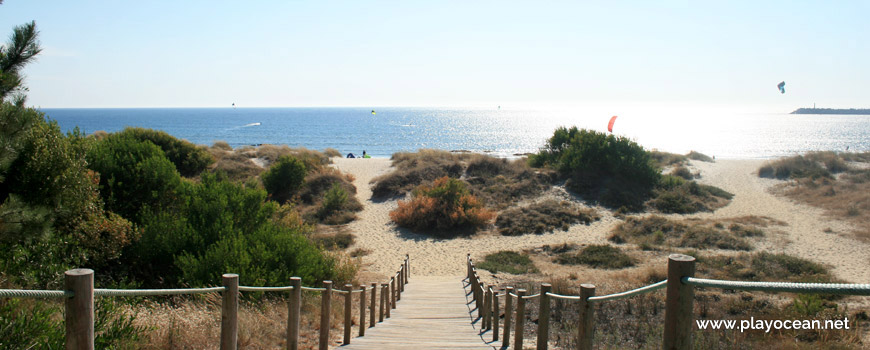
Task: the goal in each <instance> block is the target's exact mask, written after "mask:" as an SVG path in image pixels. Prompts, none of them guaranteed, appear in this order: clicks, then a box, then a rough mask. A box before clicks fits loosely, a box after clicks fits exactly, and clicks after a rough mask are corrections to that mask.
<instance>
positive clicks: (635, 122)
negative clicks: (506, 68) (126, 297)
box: [41, 107, 870, 159]
mask: <svg viewBox="0 0 870 350" xmlns="http://www.w3.org/2000/svg"><path fill="white" fill-rule="evenodd" d="M41 111H42V112H44V113H45V114H46V117H47V118H48V119H51V120H55V121H57V123H58V125H59V126H60V127H61V128H62V129H63V130H64V131H71V130H73V129H74V128H79V129H80V130H81V131H83V132H85V133H87V134H91V133H93V132H95V131H99V130H102V131H106V132H115V131H119V130H122V129H124V128H125V127H143V128H150V129H156V130H163V131H166V132H167V133H169V134H171V135H173V136H175V137H178V138H182V139H186V140H188V141H190V142H193V143H195V144H202V145H211V144H213V143H214V142H215V141H225V142H227V143H229V144H230V145H231V146H233V147H236V148H237V147H242V146H250V145H253V146H256V145H262V144H275V145H289V146H292V147H306V148H309V149H315V150H323V149H326V148H334V149H337V150H339V151H340V152H341V153H342V154H347V153H354V154H357V155H358V154H361V153H362V152H363V150H365V151H366V153H367V154H369V155H371V156H373V157H390V156H391V155H392V154H393V153H396V152H407V151H416V150H418V149H424V148H430V149H440V150H447V151H471V152H480V153H487V154H491V155H494V156H498V157H507V158H511V157H517V156H520V155H522V154H526V153H533V152H536V151H538V150H539V149H540V148H541V147H543V146H544V144H545V142H546V140H547V138H549V137H550V136H552V134H553V131H554V130H555V129H556V128H557V127H560V126H569V127H570V126H577V127H579V128H587V129H592V130H597V131H601V132H608V131H607V124H608V121H609V120H610V119H611V117H612V116H613V115H610V114H606V113H591V112H589V113H583V112H578V111H571V110H510V109H500V108H477V109H469V108H465V109H462V108H400V107H382V108H374V109H372V108H368V107H367V108H350V107H324V108H321V107H316V108H315V107H310V108H99V109H87V108H75V109H71V108H43V109H41ZM612 132H613V133H614V134H615V135H619V136H625V137H628V138H630V139H632V140H634V141H635V142H637V143H639V144H640V145H642V146H643V147H644V148H646V149H648V150H659V151H666V152H673V153H680V154H685V153H688V152H689V151H697V152H701V153H704V154H707V155H710V156H715V157H717V158H724V159H759V158H776V157H782V156H790V155H795V154H800V153H805V152H808V151H851V152H863V151H870V116H868V115H792V114H788V113H785V112H784V113H752V112H740V113H736V112H735V113H727V112H713V111H697V112H693V111H683V112H681V113H668V112H656V113H652V112H651V113H644V112H643V111H639V112H632V113H627V114H621V115H617V119H616V121H615V122H614V125H613V131H612Z"/></svg>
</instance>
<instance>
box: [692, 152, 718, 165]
mask: <svg viewBox="0 0 870 350" xmlns="http://www.w3.org/2000/svg"><path fill="white" fill-rule="evenodd" d="M686 157H687V158H689V159H691V160H697V161H701V162H708V163H713V162H715V161H716V160H714V159H713V158H711V157H710V156H708V155H706V154H703V153H701V152H695V151H690V152H689V153H688V154H686Z"/></svg>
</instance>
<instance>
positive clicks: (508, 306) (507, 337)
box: [501, 287, 514, 348]
mask: <svg viewBox="0 0 870 350" xmlns="http://www.w3.org/2000/svg"><path fill="white" fill-rule="evenodd" d="M513 291H514V287H506V288H505V291H504V337H503V340H502V345H501V346H502V347H503V348H507V347H508V346H510V345H511V317H512V316H513V311H514V310H513V299H511V293H513Z"/></svg>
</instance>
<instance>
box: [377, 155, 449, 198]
mask: <svg viewBox="0 0 870 350" xmlns="http://www.w3.org/2000/svg"><path fill="white" fill-rule="evenodd" d="M397 154H398V153H397ZM393 157H394V158H395V157H396V155H393ZM393 163H394V164H396V161H395V160H394V161H393ZM400 164H402V163H400ZM410 164H412V165H406V166H400V167H397V169H396V170H395V171H393V172H391V173H389V174H386V175H384V176H380V177H377V178H375V179H374V180H373V181H374V182H375V185H374V186H373V187H372V198H375V199H386V198H390V197H398V196H404V195H405V193H407V192H409V191H411V190H413V189H414V188H416V187H417V186H420V185H421V184H424V183H427V182H432V181H435V180H437V179H439V178H442V177H445V176H448V177H455V178H458V177H459V176H460V175H462V165H461V164H460V163H459V162H458V161H452V160H451V161H448V162H445V163H439V162H436V161H425V162H414V163H410ZM394 166H396V165H394Z"/></svg>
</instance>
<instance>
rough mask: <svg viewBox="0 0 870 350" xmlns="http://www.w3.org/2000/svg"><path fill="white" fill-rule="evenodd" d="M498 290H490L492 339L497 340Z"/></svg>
mask: <svg viewBox="0 0 870 350" xmlns="http://www.w3.org/2000/svg"><path fill="white" fill-rule="evenodd" d="M498 317H499V309H498V290H494V291H492V323H493V326H492V341H498Z"/></svg>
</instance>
